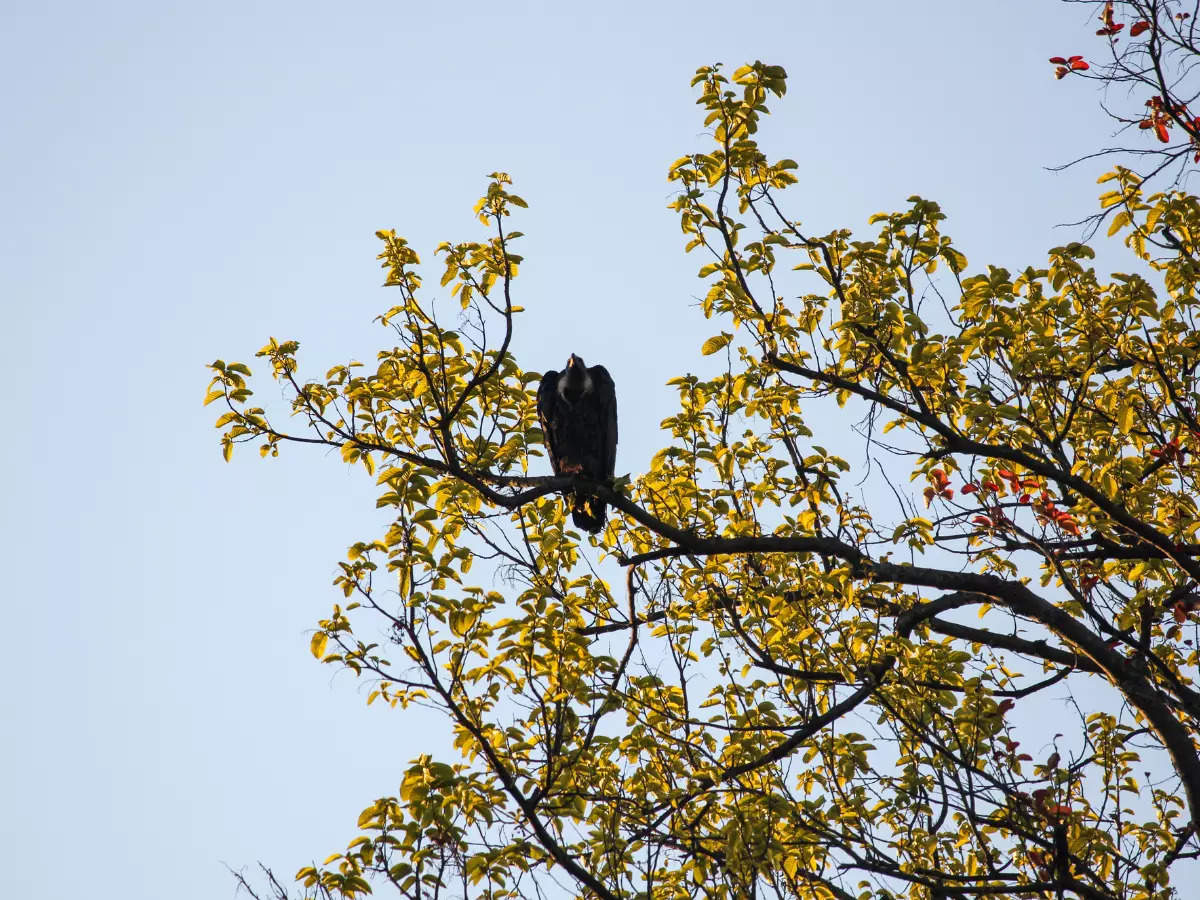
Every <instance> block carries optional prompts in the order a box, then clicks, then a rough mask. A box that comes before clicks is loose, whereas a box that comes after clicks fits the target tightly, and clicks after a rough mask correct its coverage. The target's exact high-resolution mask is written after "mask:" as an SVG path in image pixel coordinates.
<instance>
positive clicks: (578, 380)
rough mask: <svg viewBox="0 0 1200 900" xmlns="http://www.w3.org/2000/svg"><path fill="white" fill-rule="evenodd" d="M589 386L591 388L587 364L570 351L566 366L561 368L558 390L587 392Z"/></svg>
mask: <svg viewBox="0 0 1200 900" xmlns="http://www.w3.org/2000/svg"><path fill="white" fill-rule="evenodd" d="M589 388H591V379H590V378H589V377H588V370H587V364H586V363H584V361H583V359H582V358H581V357H578V356H576V355H575V354H574V353H572V354H571V356H570V358H569V359H568V360H567V367H566V368H565V369H564V370H563V377H562V379H561V381H560V382H559V391H560V392H562V391H567V390H570V391H582V392H583V393H587V391H588V390H589Z"/></svg>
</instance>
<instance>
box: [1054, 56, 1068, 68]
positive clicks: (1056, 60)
mask: <svg viewBox="0 0 1200 900" xmlns="http://www.w3.org/2000/svg"><path fill="white" fill-rule="evenodd" d="M1050 62H1052V63H1054V64H1055V65H1057V66H1065V65H1066V64H1067V61H1066V59H1064V58H1063V57H1061V56H1052V57H1050Z"/></svg>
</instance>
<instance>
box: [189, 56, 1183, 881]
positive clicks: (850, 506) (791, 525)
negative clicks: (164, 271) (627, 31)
mask: <svg viewBox="0 0 1200 900" xmlns="http://www.w3.org/2000/svg"><path fill="white" fill-rule="evenodd" d="M694 85H695V87H696V88H697V89H698V91H699V93H700V100H699V102H700V105H701V107H702V109H703V111H704V117H705V118H704V124H705V126H706V127H707V129H708V133H709V134H710V135H711V139H712V140H711V143H709V144H708V146H707V147H705V148H704V149H703V150H701V151H697V152H694V153H690V154H688V155H686V156H683V157H681V158H680V159H679V160H677V161H676V162H675V163H674V164H673V165H671V167H670V170H669V179H670V181H671V183H672V184H673V185H674V186H675V187H676V188H677V189H678V193H677V195H676V197H675V200H674V201H673V208H674V209H675V210H676V211H677V213H678V215H679V220H680V223H681V225H682V229H683V233H684V237H685V241H686V245H687V246H686V248H687V250H688V251H691V252H694V253H695V254H696V255H697V256H699V257H700V258H701V268H700V270H699V272H700V276H701V278H703V279H705V280H706V282H707V284H708V290H707V294H706V295H705V297H704V300H703V304H702V307H703V314H704V315H705V316H706V317H708V318H709V319H711V320H712V322H713V325H714V331H715V332H716V333H715V334H714V335H713V336H712V337H711V338H710V339H709V340H707V341H706V342H705V343H704V344H703V346H702V347H700V348H698V358H697V359H696V360H692V361H690V362H691V365H693V366H695V367H698V368H700V369H702V370H704V371H706V372H707V373H708V374H706V375H693V374H682V375H680V377H678V378H676V379H673V381H672V382H671V384H672V385H674V387H675V388H676V390H677V391H678V397H679V406H678V410H677V411H676V412H675V413H674V414H673V415H671V416H670V417H669V418H667V419H666V420H665V421H664V422H663V423H662V429H663V442H664V446H663V449H662V450H661V451H660V452H658V453H657V454H655V455H654V456H653V457H652V458H651V459H646V460H633V459H629V458H628V456H626V457H623V458H622V460H621V463H620V465H621V467H622V468H629V469H631V470H632V472H633V474H632V475H631V476H630V477H628V478H619V479H618V480H617V482H616V483H614V484H611V485H604V484H593V483H587V482H583V481H580V480H579V479H578V478H572V477H562V478H554V477H546V476H541V475H537V474H531V472H538V471H545V469H546V468H547V467H546V466H545V464H544V462H537V461H536V460H537V457H539V456H540V455H541V454H542V451H541V449H540V448H541V434H540V433H539V431H538V427H537V417H536V415H535V411H534V396H533V394H534V390H535V388H536V382H537V380H538V379H539V378H540V375H539V373H537V372H528V371H525V370H524V369H523V368H522V366H521V364H520V362H519V361H518V360H517V359H515V358H514V357H513V355H512V354H511V353H510V351H509V347H510V339H511V337H512V334H513V330H514V328H516V327H517V323H518V322H519V320H520V312H521V310H520V308H519V307H518V306H516V305H514V299H513V286H514V278H515V277H516V276H517V270H518V266H519V264H520V261H521V260H520V257H519V256H517V255H516V254H515V253H514V250H513V247H514V243H515V242H516V241H518V239H519V238H520V233H519V232H517V231H513V230H511V228H510V225H509V223H510V219H511V214H513V213H514V212H516V211H517V210H518V208H520V207H523V206H524V205H525V204H524V202H523V201H522V200H521V199H520V198H519V197H517V196H516V195H515V194H514V193H512V189H511V184H510V181H509V179H508V177H507V176H506V175H503V174H501V173H495V174H494V175H493V176H492V180H491V183H490V184H489V186H488V189H487V193H486V195H485V196H484V198H483V199H482V200H481V201H480V203H479V205H478V206H477V207H476V213H477V215H478V217H479V218H480V220H481V221H482V222H483V223H484V224H485V225H487V226H488V227H489V229H490V234H491V236H490V237H489V238H488V239H487V240H486V241H480V242H466V243H458V244H451V243H446V244H442V245H441V246H440V247H439V248H438V254H439V256H440V257H441V259H442V261H443V263H444V275H443V277H442V279H441V287H442V289H443V290H442V291H441V293H442V295H443V296H444V295H445V292H446V291H445V289H448V291H449V294H450V295H451V296H452V297H454V298H456V299H457V301H458V303H457V305H458V309H457V310H456V313H455V315H454V316H453V318H454V321H453V322H452V323H450V322H447V321H444V320H442V319H439V318H438V317H437V316H435V314H434V312H433V304H432V302H431V300H429V299H427V298H428V297H430V296H431V295H436V294H438V293H439V292H438V291H434V292H429V291H427V290H426V288H425V287H424V286H423V284H422V280H421V277H420V274H419V273H420V271H421V270H420V261H419V260H418V257H417V254H416V252H414V250H413V249H412V248H411V247H409V245H408V244H407V242H406V241H405V240H404V239H403V238H401V237H399V236H397V235H396V234H395V233H394V232H391V231H386V232H380V233H379V237H380V239H381V241H382V242H383V251H382V253H381V254H380V259H381V260H382V261H383V266H384V268H385V269H386V272H387V284H388V285H389V286H391V289H392V290H393V292H394V295H395V296H396V297H397V298H398V299H397V302H396V304H395V305H394V306H393V307H392V308H390V309H389V310H388V311H387V312H385V313H384V314H383V315H382V316H380V318H379V323H380V324H381V325H382V326H383V327H384V328H385V329H386V333H387V335H388V338H387V341H386V345H385V346H384V348H383V349H381V350H380V351H379V353H378V354H377V356H376V358H375V360H373V361H372V362H371V363H370V364H367V365H363V364H357V363H356V364H353V365H348V366H335V367H334V368H332V369H330V370H329V371H328V373H327V374H326V376H325V378H323V379H317V380H303V379H302V378H301V376H300V371H301V367H300V364H299V361H298V357H297V353H298V350H299V347H298V345H297V343H296V342H294V341H277V340H274V339H272V340H271V341H270V343H268V344H267V345H266V346H265V347H263V349H262V350H261V351H260V352H259V354H258V355H259V356H260V357H263V358H264V359H265V361H266V362H267V363H268V364H269V368H270V372H271V374H272V375H273V377H274V378H275V379H276V380H277V381H279V382H281V383H282V384H283V385H284V386H285V389H286V390H287V392H288V393H289V395H290V396H291V398H292V407H291V410H290V412H291V415H292V420H291V421H292V422H293V423H295V424H294V426H292V427H289V426H287V425H285V421H286V417H284V416H282V415H281V414H279V413H272V414H268V412H267V411H265V410H264V409H262V408H259V407H255V406H253V405H251V404H252V402H253V400H252V394H251V391H250V388H249V386H248V383H249V382H248V379H249V369H248V368H247V367H246V366H244V365H241V364H239V363H226V362H221V361H217V362H215V363H213V365H212V369H213V372H214V377H213V381H212V384H211V386H210V393H209V395H208V399H209V400H210V401H215V402H219V403H221V404H224V406H225V407H226V409H225V411H224V412H223V414H222V415H221V417H220V419H219V420H218V422H217V425H218V427H219V428H220V429H221V430H222V446H223V449H224V452H225V454H226V457H228V456H229V454H230V453H231V452H232V451H233V449H234V448H235V447H237V446H238V445H242V444H249V445H254V446H257V447H259V449H260V451H261V452H262V453H263V454H264V455H275V454H277V453H278V452H280V451H281V449H283V448H284V447H285V446H288V445H302V444H306V443H307V444H313V445H316V446H318V447H337V448H340V451H341V459H342V460H344V461H345V462H346V463H348V464H351V465H354V466H359V467H361V469H362V471H363V473H364V475H366V476H367V477H370V478H373V479H374V480H375V482H376V483H377V484H378V486H379V493H378V501H377V503H378V506H379V507H381V508H383V509H385V510H387V511H388V514H389V517H390V525H389V526H388V527H387V528H386V529H385V530H384V531H383V532H382V533H381V534H379V535H378V536H377V537H376V538H375V539H373V540H370V541H365V542H362V543H356V544H355V545H354V546H352V547H351V548H350V552H349V555H348V558H347V559H346V561H345V562H343V563H341V573H340V575H339V576H338V578H337V585H338V587H339V588H340V589H341V590H342V592H343V594H344V599H343V601H342V602H341V603H339V605H337V606H335V607H334V608H333V611H332V612H331V613H330V615H329V616H328V618H326V619H323V620H322V621H321V622H320V623H319V625H318V628H317V630H316V632H315V634H314V635H313V638H312V644H311V650H312V652H313V654H314V655H315V656H317V657H318V658H320V659H321V660H322V661H323V662H324V663H326V664H329V665H333V666H339V667H345V668H347V669H349V670H351V671H352V672H353V673H354V674H355V675H356V676H359V677H361V678H362V679H364V680H365V681H367V682H369V684H370V693H369V695H368V697H367V702H368V703H380V704H389V705H390V706H392V707H394V708H395V713H394V714H395V715H397V716H401V717H402V716H403V715H404V710H405V709H406V708H408V707H410V706H412V705H413V704H424V705H427V706H431V707H433V708H434V709H436V710H438V711H439V712H441V713H442V714H443V715H444V716H445V717H446V719H447V720H448V721H449V722H450V723H451V725H452V726H453V732H454V739H453V747H452V748H434V747H431V748H430V751H431V754H430V755H427V756H423V757H421V758H420V759H417V760H415V761H412V762H411V763H410V764H408V765H407V767H406V768H405V770H404V771H403V772H401V773H398V774H399V785H398V790H397V792H396V793H395V794H394V795H393V796H388V797H382V798H379V799H378V800H375V801H373V802H371V803H369V804H367V805H366V807H365V808H364V810H363V812H362V815H361V816H360V818H359V820H358V824H357V832H356V833H355V834H354V835H353V836H352V839H351V840H350V841H349V843H348V845H347V846H346V848H345V849H344V850H341V851H340V852H338V853H335V854H334V855H333V856H331V857H330V858H329V859H327V860H325V862H324V863H323V864H321V865H314V866H306V867H304V868H302V869H301V870H300V872H299V873H298V876H297V877H298V881H299V883H300V886H301V889H302V890H303V892H304V894H305V895H306V896H319V897H357V896H360V895H362V894H366V893H370V892H376V893H378V892H385V893H386V892H392V891H394V892H396V893H398V894H399V895H401V896H405V897H414V898H415V897H418V896H419V897H437V896H464V897H465V896H470V897H477V896H482V897H492V898H502V897H533V896H539V895H542V896H580V897H599V898H634V897H654V898H674V897H679V898H684V897H688V898H690V897H712V898H725V897H728V898H740V897H754V896H759V895H762V896H778V897H799V898H838V900H845V898H862V900H865V898H868V897H869V898H898V897H910V898H932V897H972V898H974V897H1016V896H1023V897H1059V896H1071V897H1086V898H1124V900H1136V898H1151V897H1154V898H1166V897H1171V896H1177V895H1178V894H1177V893H1173V891H1174V890H1175V889H1174V888H1173V887H1172V872H1173V867H1174V866H1175V864H1177V863H1179V862H1180V861H1181V860H1187V859H1188V858H1191V857H1194V856H1195V854H1196V852H1197V838H1196V835H1195V832H1194V829H1193V827H1192V825H1191V822H1192V820H1193V816H1194V815H1195V814H1196V812H1197V811H1198V810H1200V758H1198V755H1197V744H1196V739H1197V725H1198V724H1200V692H1198V691H1197V687H1196V665H1197V662H1198V660H1197V651H1196V647H1195V641H1196V637H1197V634H1196V631H1197V629H1196V626H1195V622H1194V619H1193V617H1194V610H1195V609H1196V608H1197V607H1200V593H1198V591H1197V584H1198V583H1200V543H1198V542H1197V537H1196V532H1197V528H1198V527H1200V513H1198V511H1197V505H1196V499H1195V498H1196V493H1197V492H1196V483H1195V479H1196V476H1197V465H1198V463H1197V458H1198V457H1197V454H1198V453H1200V421H1198V420H1197V411H1198V409H1200V384H1198V383H1197V368H1198V366H1200V333H1198V332H1197V329H1196V321H1195V317H1196V313H1197V305H1198V303H1200V300H1198V299H1197V294H1196V285H1197V281H1198V280H1200V258H1198V257H1195V256H1193V253H1192V248H1194V247H1195V246H1196V245H1197V241H1200V200H1197V198H1195V197H1192V196H1189V195H1185V194H1180V193H1170V194H1156V195H1153V196H1143V194H1142V192H1141V189H1140V183H1139V180H1138V179H1137V177H1136V176H1134V175H1133V174H1132V173H1131V172H1129V171H1127V170H1117V171H1116V172H1114V173H1113V174H1112V175H1111V176H1109V179H1108V180H1109V184H1108V188H1111V190H1110V191H1109V193H1107V194H1106V195H1105V197H1104V198H1103V200H1102V202H1103V203H1104V204H1105V205H1106V206H1117V207H1119V209H1118V210H1117V214H1116V215H1115V216H1114V218H1113V219H1112V225H1113V231H1112V234H1113V235H1115V236H1117V237H1119V238H1121V239H1123V240H1124V242H1125V244H1126V246H1127V247H1128V248H1129V251H1130V261H1129V267H1130V273H1129V274H1116V275H1112V276H1110V277H1108V278H1102V277H1101V276H1099V275H1098V274H1097V273H1096V272H1095V271H1094V270H1093V269H1092V268H1091V267H1090V260H1091V259H1092V256H1093V253H1092V250H1091V249H1090V248H1089V247H1087V246H1085V245H1082V244H1077V243H1073V244H1068V245H1066V246H1063V247H1056V248H1054V249H1053V250H1051V251H1050V253H1049V258H1048V260H1047V261H1046V262H1045V263H1044V264H1042V265H1040V266H1030V267H1029V268H1026V269H1025V270H1023V271H1021V272H1019V273H1015V274H1014V273H1011V272H1008V271H1005V270H1004V269H999V268H991V267H989V268H987V269H985V270H971V269H969V267H968V263H967V260H966V258H965V257H964V255H963V254H962V253H961V252H959V251H958V250H957V249H956V248H955V247H954V244H953V242H952V241H951V239H950V237H949V236H948V235H947V234H945V233H944V231H943V224H944V216H943V214H942V212H941V211H940V209H939V207H938V205H937V204H936V203H933V202H931V201H929V200H925V199H922V198H919V197H913V198H911V199H910V201H909V203H908V205H907V207H906V208H905V209H903V210H900V211H898V212H893V213H885V214H880V215H877V216H874V217H873V218H872V219H871V221H870V227H869V229H868V231H867V232H866V233H864V234H854V233H852V232H851V231H849V230H847V229H843V228H839V229H836V230H833V231H830V232H828V233H824V234H820V233H816V234H814V233H810V232H809V231H807V230H806V229H805V228H804V227H803V226H802V225H801V224H800V222H799V221H798V220H796V219H795V218H792V217H791V215H790V214H789V213H788V212H786V211H785V208H784V204H783V196H784V195H785V193H786V190H787V188H788V187H789V185H791V184H793V183H796V182H797V181H798V180H803V179H804V178H805V173H804V170H803V168H802V166H800V165H799V164H797V163H796V162H793V161H791V160H787V159H782V160H777V161H772V160H771V159H769V158H768V157H767V156H766V155H765V154H764V152H763V151H762V150H761V149H760V147H759V145H758V143H757V141H758V136H759V135H758V132H759V126H760V125H761V124H762V117H763V116H764V115H765V114H766V112H767V106H766V103H767V101H768V99H769V98H770V97H771V96H772V95H774V96H781V95H783V93H784V90H785V85H786V82H785V75H784V72H783V70H782V69H781V68H779V67H777V66H769V65H764V64H761V63H755V64H754V65H751V66H744V67H742V68H740V69H738V70H737V71H736V72H734V73H733V74H732V75H731V76H727V75H726V74H725V73H724V71H723V70H722V69H721V68H720V67H718V66H713V67H706V68H702V69H700V70H699V71H698V73H697V75H696V78H695V80H694ZM1106 189H1107V188H1106ZM1164 225H1168V226H1169V227H1170V230H1171V233H1172V234H1173V235H1174V236H1175V238H1176V245H1177V246H1176V247H1175V249H1174V250H1172V251H1171V252H1169V253H1166V254H1165V255H1157V256H1156V255H1155V252H1157V251H1156V250H1155V248H1154V246H1153V245H1151V244H1149V243H1148V240H1147V239H1148V236H1150V235H1152V234H1153V233H1155V232H1156V230H1158V229H1161V228H1162V227H1163V226H1164ZM972 272H974V274H972ZM681 314H682V310H681ZM632 324H633V323H631V327H632ZM688 365H689V361H681V362H680V365H679V368H680V370H686V368H687V367H688ZM620 387H621V385H620V384H619V383H618V389H620ZM622 403H623V407H622V408H623V410H624V415H623V419H624V421H623V422H622V429H623V432H624V433H629V431H630V430H631V429H646V428H649V427H651V423H645V422H639V421H634V420H631V418H630V417H631V416H634V415H636V409H637V404H636V403H635V402H633V399H632V398H625V399H623V401H622ZM631 411H632V412H631ZM855 423H857V424H855ZM851 441H853V442H855V443H854V444H852V443H851ZM854 445H857V446H859V447H862V448H864V449H865V452H864V453H862V454H861V458H862V459H863V460H870V465H869V466H868V465H866V464H865V463H862V464H859V465H857V466H852V465H851V463H850V462H849V461H847V459H844V458H841V457H839V455H837V454H836V453H835V452H834V451H833V450H831V449H830V448H831V447H839V446H854ZM294 449H296V450H301V449H303V447H301V446H295V448H294ZM846 455H848V454H846ZM858 455H859V454H856V456H858ZM531 460H534V461H535V462H534V465H532V466H531V465H530V463H531ZM315 462H316V460H315V459H314V463H315ZM864 479H866V480H865V482H864ZM577 482H578V484H579V486H582V487H585V488H586V489H587V490H588V491H593V492H595V493H598V494H599V495H601V496H602V497H604V499H606V500H607V501H608V503H609V504H610V505H611V507H612V514H611V515H610V518H609V523H608V526H607V528H606V530H605V531H603V532H602V533H601V534H600V535H598V536H597V537H596V538H588V537H587V536H586V535H581V534H580V533H579V532H577V531H574V530H572V529H571V528H570V527H569V525H568V520H565V519H564V511H565V509H564V505H563V503H562V502H561V500H560V499H559V495H560V494H561V492H562V491H563V490H564V489H567V488H569V487H571V486H572V485H575V484H576V483H577ZM264 565H269V562H264ZM497 587H502V588H504V589H503V590H497V589H496V588H497ZM274 890H275V891H276V892H277V893H279V892H282V891H283V888H280V887H278V885H276V887H275V888H274Z"/></svg>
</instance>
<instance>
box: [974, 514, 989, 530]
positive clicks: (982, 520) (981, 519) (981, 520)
mask: <svg viewBox="0 0 1200 900" xmlns="http://www.w3.org/2000/svg"><path fill="white" fill-rule="evenodd" d="M971 521H972V522H974V523H975V524H976V525H982V526H983V527H984V528H991V527H992V520H991V519H989V518H988V517H987V516H975V518H973V519H972V520H971Z"/></svg>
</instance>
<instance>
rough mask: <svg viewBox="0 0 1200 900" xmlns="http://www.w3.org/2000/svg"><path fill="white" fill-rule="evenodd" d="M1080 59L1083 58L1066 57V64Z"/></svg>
mask: <svg viewBox="0 0 1200 900" xmlns="http://www.w3.org/2000/svg"><path fill="white" fill-rule="evenodd" d="M1080 59H1083V57H1082V56H1068V57H1067V62H1075V61H1077V60H1080Z"/></svg>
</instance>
